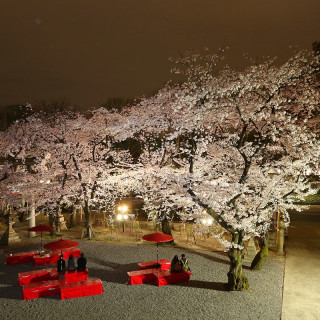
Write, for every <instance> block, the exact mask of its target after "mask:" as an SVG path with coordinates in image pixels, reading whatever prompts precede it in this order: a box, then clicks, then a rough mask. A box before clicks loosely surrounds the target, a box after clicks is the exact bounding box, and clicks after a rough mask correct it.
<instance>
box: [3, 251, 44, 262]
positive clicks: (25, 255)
mask: <svg viewBox="0 0 320 320" xmlns="http://www.w3.org/2000/svg"><path fill="white" fill-rule="evenodd" d="M38 254H39V252H38V251H30V252H20V253H11V254H7V259H6V264H17V263H25V262H30V261H32V260H33V257H34V256H35V255H38Z"/></svg>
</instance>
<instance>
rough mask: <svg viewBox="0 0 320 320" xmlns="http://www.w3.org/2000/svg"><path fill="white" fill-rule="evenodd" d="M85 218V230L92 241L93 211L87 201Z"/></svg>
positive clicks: (84, 209) (84, 207)
mask: <svg viewBox="0 0 320 320" xmlns="http://www.w3.org/2000/svg"><path fill="white" fill-rule="evenodd" d="M83 211H84V218H85V228H86V235H85V237H86V238H89V239H91V237H92V225H91V210H90V208H89V203H88V202H87V201H85V205H84V206H83Z"/></svg>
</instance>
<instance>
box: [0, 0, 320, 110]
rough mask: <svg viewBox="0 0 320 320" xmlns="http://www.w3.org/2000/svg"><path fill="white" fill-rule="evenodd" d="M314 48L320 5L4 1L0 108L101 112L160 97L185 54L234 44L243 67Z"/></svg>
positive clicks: (206, 0)
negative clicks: (120, 102) (57, 105)
mask: <svg viewBox="0 0 320 320" xmlns="http://www.w3.org/2000/svg"><path fill="white" fill-rule="evenodd" d="M314 41H320V1H319V0H304V1H303V0H300V1H297V0H269V1H261V0H243V1H239V0H194V1H193V0H183V1H182V0H161V1H160V0H157V1H155V0H126V1H125V0H72V1H71V0H28V1H25V0H19V1H18V0H0V43H1V48H0V105H1V106H5V105H8V104H25V103H27V102H30V103H34V102H36V101H37V100H41V99H45V100H46V101H50V100H51V101H52V100H58V99H61V98H65V99H67V100H68V101H69V102H70V103H71V104H75V105H78V106H81V107H82V108H89V107H93V106H99V105H100V104H101V103H103V102H104V101H105V100H107V99H108V98H110V97H123V98H129V97H131V98H133V97H137V96H141V95H143V94H145V95H150V94H151V93H152V92H154V91H155V90H157V89H159V88H161V87H162V86H163V85H164V84H165V83H166V82H167V81H168V80H169V79H170V78H172V75H171V74H170V68H171V67H172V64H171V63H170V62H169V61H168V58H169V57H170V56H172V57H178V51H181V52H185V51H186V50H192V49H202V48H204V47H208V48H210V49H211V50H212V52H215V51H216V50H217V49H218V48H219V47H221V46H223V45H224V44H225V43H227V44H228V46H229V47H230V50H229V51H228V59H227V62H228V63H229V64H231V65H232V66H234V67H241V66H242V65H243V60H242V55H241V53H242V52H243V51H245V52H248V53H249V54H250V55H251V56H253V57H259V58H261V57H262V56H278V57H279V62H281V61H284V60H285V59H286V58H287V57H288V56H289V55H290V49H289V46H290V45H297V46H298V47H299V48H301V49H311V45H312V42H314Z"/></svg>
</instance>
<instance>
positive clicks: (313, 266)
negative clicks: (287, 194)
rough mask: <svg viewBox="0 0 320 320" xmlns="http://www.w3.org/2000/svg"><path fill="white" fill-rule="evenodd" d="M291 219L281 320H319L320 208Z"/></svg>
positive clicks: (294, 215) (316, 207) (287, 242)
mask: <svg viewBox="0 0 320 320" xmlns="http://www.w3.org/2000/svg"><path fill="white" fill-rule="evenodd" d="M291 217H292V221H291V227H289V232H288V239H287V241H286V263H285V277H284V292H283V305H282V318H281V319H282V320H296V319H297V320H320V206H312V208H311V209H310V210H308V211H306V212H305V213H304V214H299V213H295V214H293V215H292V216H291Z"/></svg>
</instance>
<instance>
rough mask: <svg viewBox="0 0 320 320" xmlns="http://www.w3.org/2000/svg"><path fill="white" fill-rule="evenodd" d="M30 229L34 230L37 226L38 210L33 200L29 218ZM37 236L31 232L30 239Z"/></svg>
mask: <svg viewBox="0 0 320 320" xmlns="http://www.w3.org/2000/svg"><path fill="white" fill-rule="evenodd" d="M28 218H29V220H28V228H33V227H35V225H36V210H35V206H34V202H33V200H32V202H31V206H30V210H29V216H28ZM35 236H36V233H35V232H33V231H31V232H30V231H29V238H33V237H35Z"/></svg>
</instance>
